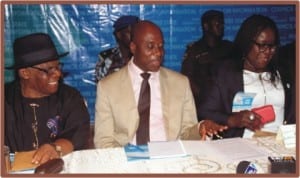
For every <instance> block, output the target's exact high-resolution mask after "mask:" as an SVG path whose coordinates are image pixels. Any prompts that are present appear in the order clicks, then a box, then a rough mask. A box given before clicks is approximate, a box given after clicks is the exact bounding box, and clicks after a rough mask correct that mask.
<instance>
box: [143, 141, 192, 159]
mask: <svg viewBox="0 0 300 178" xmlns="http://www.w3.org/2000/svg"><path fill="white" fill-rule="evenodd" d="M148 149H149V155H150V158H151V159H154V158H168V157H178V156H186V155H187V154H186V151H185V148H184V147H183V145H182V142H181V141H180V140H177V141H167V142H149V143H148Z"/></svg>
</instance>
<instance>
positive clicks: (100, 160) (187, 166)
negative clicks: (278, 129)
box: [61, 136, 296, 174]
mask: <svg viewBox="0 0 300 178" xmlns="http://www.w3.org/2000/svg"><path fill="white" fill-rule="evenodd" d="M225 140H227V139H224V141H225ZM243 140H247V143H249V144H250V145H252V146H254V147H256V148H259V149H261V150H263V151H264V154H265V155H266V156H263V157H259V158H252V159H251V158H249V159H247V160H248V161H251V162H252V163H255V165H257V166H258V173H269V161H268V158H267V155H268V156H294V157H295V156H296V155H295V148H291V149H286V148H285V147H284V146H283V144H281V143H277V142H276V141H275V137H274V136H269V137H257V138H252V139H243ZM196 142H198V143H199V141H194V142H193V141H183V143H186V144H191V143H196ZM206 142H210V141H206ZM198 143H196V144H198ZM199 149H201V148H199ZM232 154H234V153H232ZM63 160H64V162H65V165H64V169H63V171H62V172H61V173H62V174H64V173H83V174H86V173H95V174H106V173H116V174H117V173H130V174H131V173H142V174H145V173H147V174H148V173H157V174H160V173H164V174H165V173H192V174H195V173H196V174H199V173H201V174H202V173H209V174H211V173H213V174H214V173H216V174H223V173H236V167H237V165H238V163H239V162H240V161H242V160H235V161H233V162H226V161H220V160H219V159H218V155H212V154H205V153H202V154H192V155H189V156H185V157H174V158H164V159H147V160H138V161H127V157H126V153H125V151H124V148H109V149H90V150H81V151H74V152H72V153H70V154H68V155H66V156H64V157H63Z"/></svg>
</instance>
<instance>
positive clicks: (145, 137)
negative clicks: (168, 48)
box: [94, 21, 227, 148]
mask: <svg viewBox="0 0 300 178" xmlns="http://www.w3.org/2000/svg"><path fill="white" fill-rule="evenodd" d="M130 50H131V52H132V54H133V57H132V59H131V60H130V61H129V62H128V64H127V65H126V66H124V67H123V68H121V70H119V71H117V72H115V73H113V74H111V75H110V76H108V77H106V78H104V79H103V80H101V81H100V82H99V83H98V85H97V98H96V105H95V137H94V143H95V146H96V148H107V147H122V146H125V145H126V144H128V143H131V144H137V145H142V144H147V142H149V141H171V140H177V139H190V140H192V139H194V140H195V139H198V140H200V139H202V140H204V139H206V135H210V136H212V135H213V134H218V132H222V131H223V130H225V129H227V126H222V125H218V124H216V123H214V122H213V121H210V120H203V121H201V122H200V123H198V121H197V115H196V110H195V103H194V99H193V95H192V92H191V89H190V85H189V80H188V79H187V78H186V77H185V76H183V75H182V74H179V73H177V72H175V71H171V70H169V69H166V68H164V67H161V63H162V60H163V56H164V40H163V34H162V32H161V30H160V28H159V27H158V26H157V25H156V24H154V23H152V22H150V21H140V22H138V23H137V24H135V26H134V28H133V31H132V41H131V43H130Z"/></svg>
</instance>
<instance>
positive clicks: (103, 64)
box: [95, 47, 126, 81]
mask: <svg viewBox="0 0 300 178" xmlns="http://www.w3.org/2000/svg"><path fill="white" fill-rule="evenodd" d="M98 57H99V61H98V62H97V63H96V68H95V72H96V81H99V80H101V79H102V78H104V77H105V76H107V75H109V74H111V73H113V72H115V71H118V70H119V69H120V68H121V67H123V66H124V65H125V64H126V63H125V61H124V59H123V58H122V54H121V52H120V49H119V47H115V48H110V49H107V50H105V51H102V52H100V53H99V55H98Z"/></svg>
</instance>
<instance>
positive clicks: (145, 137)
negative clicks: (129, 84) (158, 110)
mask: <svg viewBox="0 0 300 178" xmlns="http://www.w3.org/2000/svg"><path fill="white" fill-rule="evenodd" d="M141 76H142V77H143V82H142V85H141V90H140V96H139V102H138V111H139V115H140V123H139V127H138V130H137V132H136V143H137V144H138V145H144V144H147V143H148V141H149V140H150V137H149V117H150V85H149V83H148V79H149V77H150V74H149V73H142V74H141Z"/></svg>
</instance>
